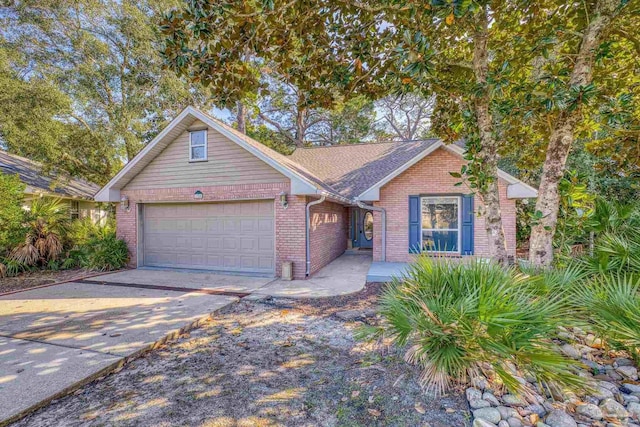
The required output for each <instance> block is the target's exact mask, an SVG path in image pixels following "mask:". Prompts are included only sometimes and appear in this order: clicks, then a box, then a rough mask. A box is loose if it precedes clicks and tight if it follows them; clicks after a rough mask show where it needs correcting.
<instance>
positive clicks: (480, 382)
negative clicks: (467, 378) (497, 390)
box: [471, 376, 489, 390]
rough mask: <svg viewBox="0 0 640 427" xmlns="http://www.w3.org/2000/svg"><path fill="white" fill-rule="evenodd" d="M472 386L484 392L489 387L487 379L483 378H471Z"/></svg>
mask: <svg viewBox="0 0 640 427" xmlns="http://www.w3.org/2000/svg"><path fill="white" fill-rule="evenodd" d="M471 385H472V386H474V387H475V388H479V389H480V390H484V389H485V388H487V387H488V386H489V383H488V382H487V379H486V378H485V377H483V376H476V377H473V378H471Z"/></svg>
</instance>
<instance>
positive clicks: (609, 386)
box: [598, 381, 618, 393]
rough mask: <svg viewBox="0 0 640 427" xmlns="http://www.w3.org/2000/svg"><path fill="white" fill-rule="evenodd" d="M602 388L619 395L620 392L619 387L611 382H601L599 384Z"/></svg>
mask: <svg viewBox="0 0 640 427" xmlns="http://www.w3.org/2000/svg"><path fill="white" fill-rule="evenodd" d="M598 384H599V385H600V386H602V387H604V388H606V389H607V390H609V391H611V392H613V393H617V392H618V386H617V385H616V384H614V383H612V382H609V381H600V382H599V383H598Z"/></svg>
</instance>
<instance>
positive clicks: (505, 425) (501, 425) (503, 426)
mask: <svg viewBox="0 0 640 427" xmlns="http://www.w3.org/2000/svg"><path fill="white" fill-rule="evenodd" d="M498 427H509V423H508V422H506V421H505V420H502V421H500V422H499V423H498Z"/></svg>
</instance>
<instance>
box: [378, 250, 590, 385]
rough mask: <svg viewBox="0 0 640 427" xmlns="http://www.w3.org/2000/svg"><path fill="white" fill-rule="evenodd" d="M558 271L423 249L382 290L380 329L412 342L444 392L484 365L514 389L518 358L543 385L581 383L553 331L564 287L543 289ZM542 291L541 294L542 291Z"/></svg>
mask: <svg viewBox="0 0 640 427" xmlns="http://www.w3.org/2000/svg"><path fill="white" fill-rule="evenodd" d="M554 280H560V279H558V278H554V277H553V276H551V275H550V276H545V277H544V278H540V277H531V276H528V275H524V274H520V273H518V272H517V271H516V270H514V269H509V268H503V267H500V266H498V265H495V264H493V263H488V262H484V261H481V260H473V261H470V262H468V263H462V262H459V263H458V262H455V261H453V262H451V261H445V260H435V261H434V260H432V259H429V258H427V257H420V258H419V259H418V260H417V261H416V262H415V263H414V264H412V265H411V266H410V268H409V270H408V271H407V272H406V275H405V277H404V278H402V279H396V280H394V281H393V282H392V283H390V284H389V285H388V287H387V288H386V289H385V291H384V292H383V295H382V296H381V314H382V316H383V318H384V324H383V326H382V329H383V333H384V334H385V335H386V336H387V337H388V338H390V339H391V340H392V342H394V343H395V344H397V345H400V346H406V347H407V348H408V350H407V353H406V359H407V360H408V361H410V362H412V363H416V364H418V365H419V366H421V368H422V370H423V374H422V379H423V381H424V385H425V386H426V387H427V388H432V389H434V390H435V391H437V392H443V391H444V390H445V389H447V388H448V387H449V386H450V385H451V384H452V383H453V382H454V381H456V380H465V379H466V378H467V377H468V375H473V373H476V372H479V371H482V370H483V369H484V368H485V367H486V366H490V367H491V370H492V371H494V372H495V373H496V375H497V376H498V377H499V378H500V379H501V381H502V382H503V383H504V384H505V386H506V387H507V388H508V389H510V390H512V391H516V392H517V391H519V390H520V387H521V384H520V382H518V380H517V378H515V377H514V375H513V373H512V372H511V371H510V366H511V364H515V365H516V366H518V367H519V369H521V370H522V371H523V372H524V373H525V374H529V375H532V376H534V377H535V378H536V379H537V380H538V381H539V382H540V383H541V384H542V385H548V384H559V385H571V384H573V385H578V384H581V383H582V380H581V379H580V378H579V377H577V376H576V375H575V374H574V371H573V368H572V361H571V360H569V359H567V358H566V357H564V356H563V355H562V354H561V353H560V352H559V351H558V349H557V348H555V346H554V344H553V343H552V342H551V341H550V340H549V337H551V336H554V334H555V333H556V330H557V326H558V325H561V324H562V323H563V322H564V321H565V320H566V319H567V318H569V317H570V316H569V312H568V309H567V302H566V296H567V293H566V292H562V291H560V292H553V293H551V292H549V293H547V292H541V291H540V289H541V286H542V284H543V283H546V284H545V285H544V286H546V288H549V289H562V287H561V286H560V285H557V284H552V283H547V282H549V281H554ZM541 293H542V294H544V296H540V294H541Z"/></svg>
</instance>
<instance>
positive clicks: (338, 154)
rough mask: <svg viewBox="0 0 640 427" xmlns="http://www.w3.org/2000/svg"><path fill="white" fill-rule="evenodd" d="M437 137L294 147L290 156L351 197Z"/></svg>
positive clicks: (427, 146) (435, 141) (416, 154)
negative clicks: (402, 140) (403, 140)
mask: <svg viewBox="0 0 640 427" xmlns="http://www.w3.org/2000/svg"><path fill="white" fill-rule="evenodd" d="M438 141H439V140H437V139H427V140H423V141H406V142H382V143H372V144H351V145H336V146H330V147H313V148H298V149H296V150H295V151H294V152H293V154H291V159H292V160H293V161H295V162H296V163H299V164H300V165H302V166H304V167H305V168H307V169H309V170H311V171H313V172H314V173H315V174H316V175H317V176H318V177H319V178H320V179H322V180H323V181H324V182H326V183H327V184H328V185H330V186H331V187H333V188H334V189H335V190H336V191H338V192H339V193H340V194H341V195H343V196H344V197H347V198H349V199H353V198H354V197H357V196H359V195H360V194H362V193H363V192H364V191H366V190H368V189H369V188H371V186H373V185H375V184H376V183H377V182H379V181H380V180H382V179H383V178H384V177H386V176H387V175H389V174H390V173H392V172H393V171H395V170H397V169H398V168H400V167H402V166H403V165H404V164H406V163H407V162H409V161H411V159H413V158H415V157H416V156H418V155H420V154H421V153H423V152H425V151H426V150H428V149H429V148H430V147H432V146H433V145H434V144H436V143H437V142H438Z"/></svg>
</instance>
